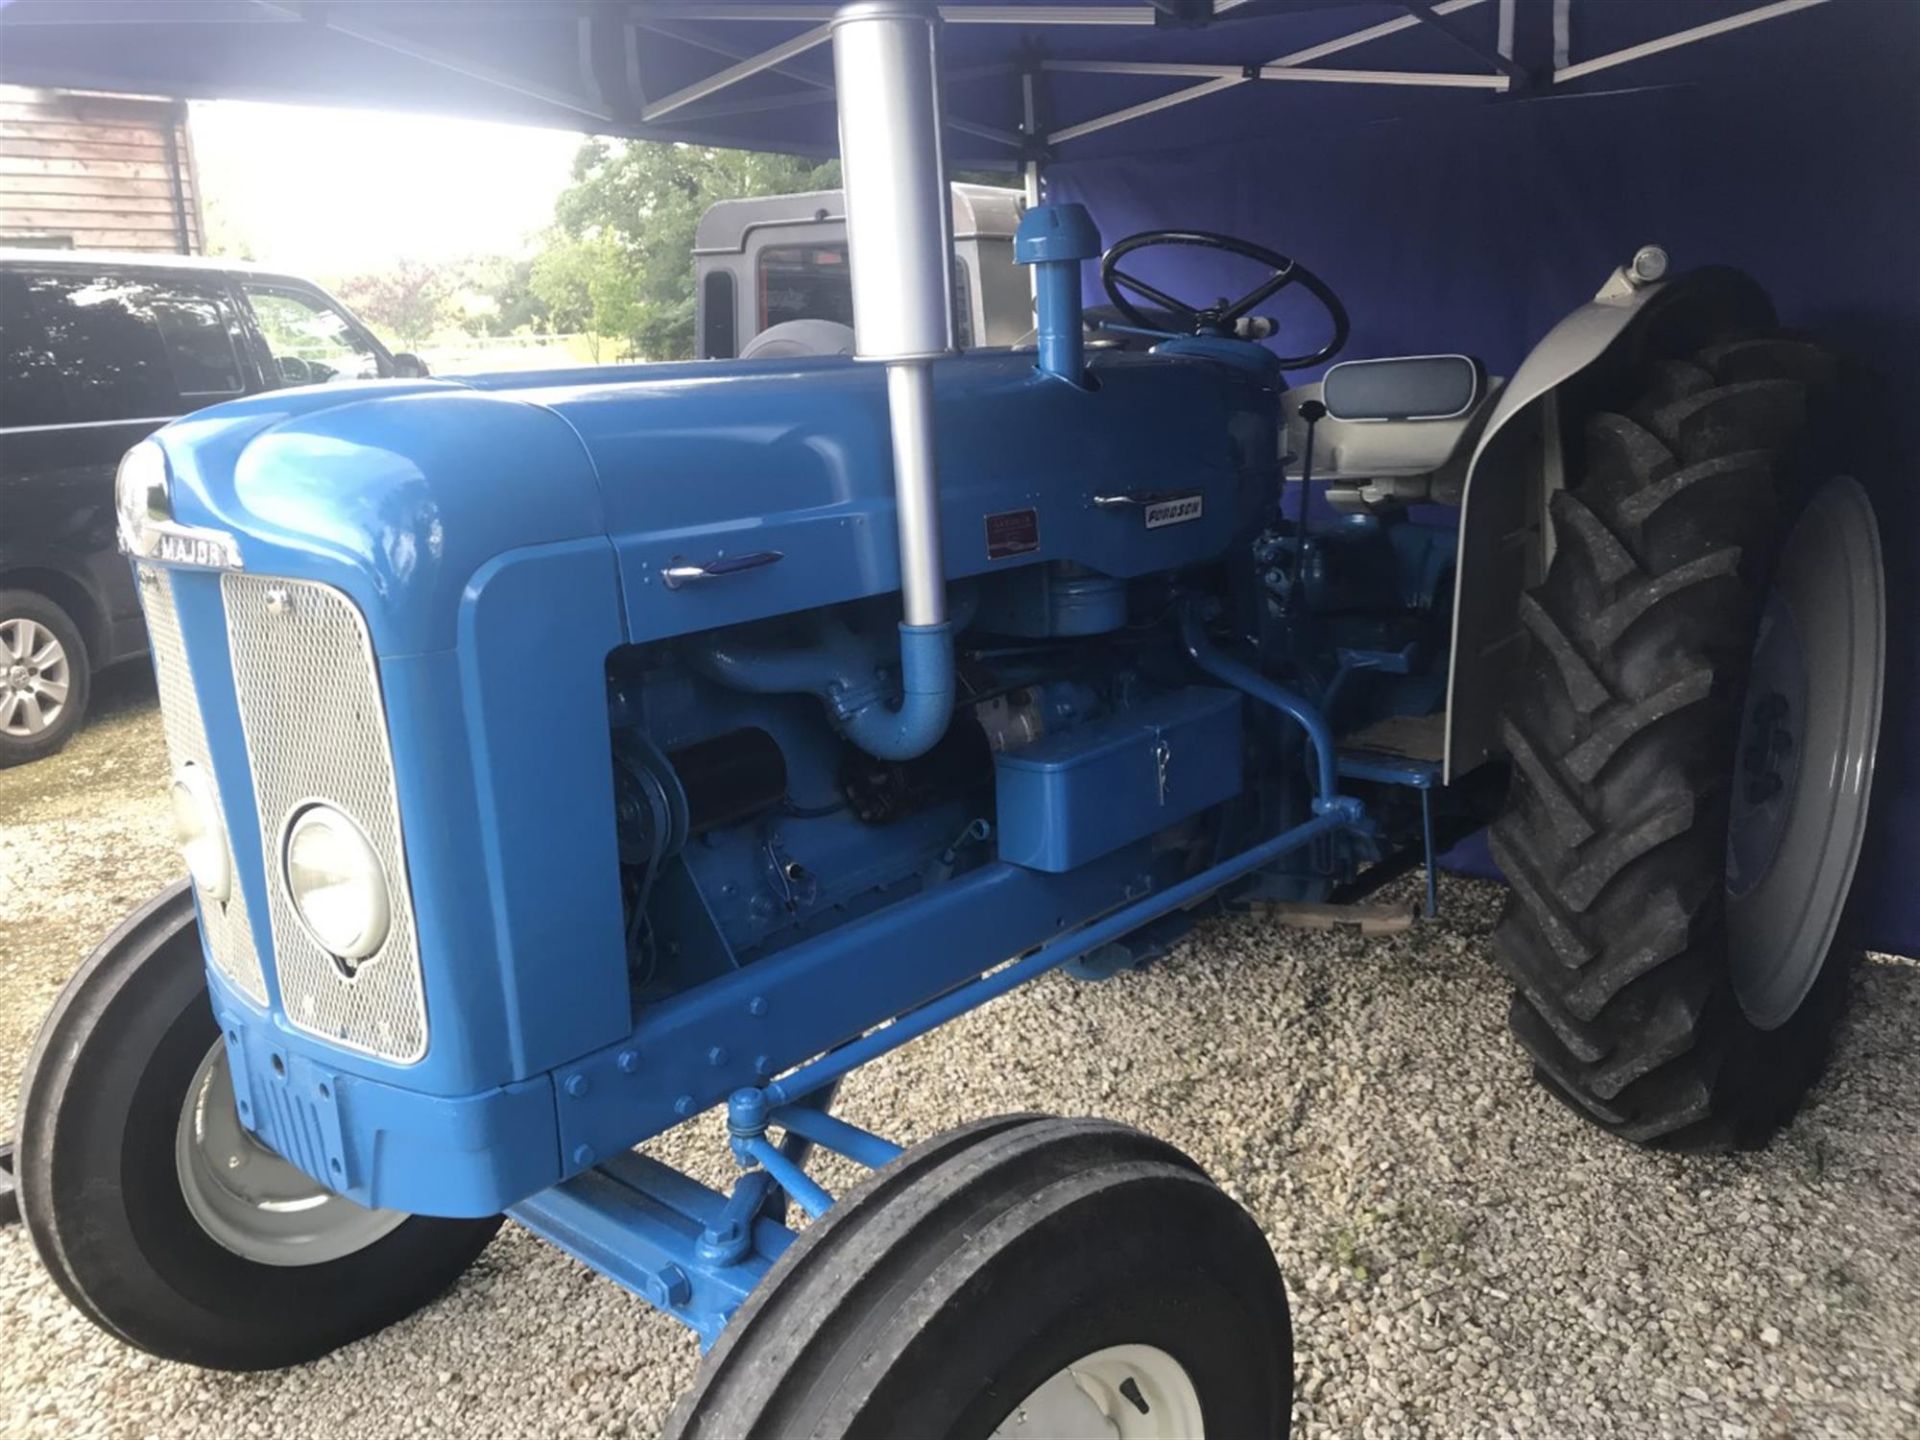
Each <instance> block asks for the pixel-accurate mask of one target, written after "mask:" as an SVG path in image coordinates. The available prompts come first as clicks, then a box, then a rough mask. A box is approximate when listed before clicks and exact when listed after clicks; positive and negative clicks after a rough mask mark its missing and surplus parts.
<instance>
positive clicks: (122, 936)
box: [14, 881, 500, 1370]
mask: <svg viewBox="0 0 1920 1440" xmlns="http://www.w3.org/2000/svg"><path fill="white" fill-rule="evenodd" d="M203 966H204V960H203V958H202V954H201V946H200V927H199V922H198V919H197V917H196V916H195V913H194V907H193V897H192V895H191V894H190V893H189V891H188V889H187V885H186V882H185V881H182V882H181V883H180V884H178V885H174V886H172V887H170V888H169V889H167V890H165V891H163V892H162V893H161V894H160V895H159V896H157V897H156V898H155V899H154V900H152V901H150V902H149V903H148V904H147V905H146V906H145V907H143V908H142V909H141V910H139V911H138V912H136V913H135V914H134V915H133V916H132V917H131V918H130V919H129V920H127V922H126V923H125V924H123V925H121V926H120V928H119V929H117V930H115V931H114V932H113V934H111V935H109V936H108V937H107V938H106V939H105V940H104V941H102V942H101V944H100V947H99V948H98V949H97V950H95V951H94V953H93V954H92V956H91V957H89V959H88V960H87V962H86V963H85V964H84V965H82V966H81V967H80V970H79V972H78V973H77V974H76V975H75V976H74V977H73V979H72V980H71V981H69V982H68V984H67V988H66V989H65V990H64V991H62V992H61V994H60V998H59V999H58V1000H56V1001H55V1002H54V1007H53V1010H52V1012H51V1013H50V1014H49V1015H48V1016H47V1019H46V1021H45V1023H44V1024H43V1025H42V1026H41V1029H40V1035H39V1038H38V1039H37V1040H36V1041H35V1043H34V1047H33V1052H32V1054H31V1056H30V1057H29V1059H28V1061H27V1072H26V1077H25V1079H24V1080H23V1082H22V1084H21V1089H20V1107H21V1108H20V1136H19V1143H18V1148H17V1151H16V1154H15V1157H14V1159H15V1163H16V1165H17V1167H18V1169H17V1177H16V1178H17V1181H18V1186H19V1199H20V1208H21V1212H22V1216H23V1218H24V1219H25V1221H26V1225H27V1231H28V1234H29V1235H30V1236H31V1238H32V1241H33V1245H34V1248H35V1250H37V1251H38V1252H39V1255H40V1259H41V1261H42V1263H44V1264H45V1265H46V1267H47V1270H48V1272H49V1273H50V1274H51V1275H52V1276H53V1279H54V1281H55V1283H56V1284H58V1285H59V1286H60V1288H61V1290H63V1291H64V1292H65V1293H66V1296H67V1298H68V1299H69V1300H71V1301H72V1302H73V1304H74V1306H75V1307H76V1308H77V1309H78V1310H79V1311H80V1312H81V1314H83V1315H85V1316H86V1317H87V1318H88V1319H89V1320H91V1321H93V1323H94V1324H96V1325H98V1326H99V1327H100V1328H101V1329H102V1330H105V1331H106V1332H107V1333H108V1334H110V1335H113V1336H115V1337H117V1338H118V1339H120V1340H123V1341H125V1342H126V1343H127V1344H129V1345H135V1346H138V1347H139V1348H140V1349H142V1350H146V1351H148V1352H150V1353H151V1354H154V1355H158V1356H161V1357H162V1358H164V1359H168V1360H180V1361H184V1362H185V1363H187V1364H189V1365H200V1366H204V1367H206V1368H209V1369H215V1370H260V1369H267V1368H270V1367H277V1366H284V1365H294V1364H299V1363H301V1362H303V1361H307V1360H314V1359H317V1358H319V1357H320V1356H322V1355H325V1354H326V1353H327V1352H328V1351H330V1350H334V1349H337V1348H338V1347H339V1346H341V1345H344V1344H346V1343H348V1342H349V1341H352V1340H357V1339H359V1338H360V1337H361V1336H364V1335H369V1334H371V1333H373V1332H374V1331H375V1330H378V1329H380V1328H382V1327H383V1326H386V1325H389V1324H391V1323H393V1322H394V1321H396V1320H398V1319H400V1318H402V1317H403V1316H406V1315H410V1314H412V1313H413V1312H414V1311H415V1310H417V1309H419V1308H420V1307H421V1306H422V1305H425V1304H426V1303H427V1302H428V1301H430V1300H432V1299H433V1298H434V1297H435V1296H436V1295H438V1294H439V1293H440V1292H441V1291H442V1290H444V1289H446V1287H447V1286H448V1285H450V1284H452V1283H453V1281H454V1280H455V1279H456V1278H458V1277H459V1275H460V1274H461V1272H462V1271H464V1270H465V1269H466V1268H467V1266H468V1265H469V1264H470V1263H471V1262H472V1261H473V1259H474V1257H475V1256H477V1255H478V1254H479V1253H480V1251H481V1250H482V1249H483V1248H484V1247H485V1246H486V1244H487V1242H488V1241H489V1240H490V1239H492V1238H493V1234H494V1232H495V1231H496V1230H497V1229H499V1227H500V1220H499V1219H498V1217H495V1218H493V1219H489V1220H435V1219H427V1218H424V1217H421V1216H410V1215H403V1214H400V1213H398V1212H396V1211H390V1210H384V1211H383V1210H368V1209H366V1208H364V1207H362V1206H359V1205H356V1204H354V1203H353V1202H352V1201H351V1200H347V1199H344V1198H342V1197H340V1196H337V1195H334V1194H332V1193H331V1192H330V1191H328V1190H326V1189H325V1188H324V1187H322V1186H320V1185H318V1184H317V1183H315V1182H314V1181H312V1180H310V1179H308V1178H307V1177H306V1176H305V1175H304V1174H302V1173H301V1172H300V1171H298V1170H296V1169H295V1168H294V1167H293V1166H291V1165H289V1164H288V1163H287V1162H286V1161H284V1160H282V1159H281V1158H280V1157H279V1156H278V1155H276V1154H274V1153H273V1152H272V1151H271V1150H269V1149H267V1147H265V1146H264V1145H262V1144H261V1143H260V1142H259V1141H257V1140H255V1139H254V1138H253V1137H252V1136H251V1135H250V1134H248V1132H247V1131H246V1129H245V1127H244V1126H243V1125H242V1124H241V1123H240V1119H239V1116H238V1115H237V1114H236V1113H235V1103H234V1098H233V1087H232V1081H231V1079H230V1078H229V1076H228V1072H227V1050H226V1045H225V1043H224V1042H223V1040H222V1038H221V1034H220V1028H219V1026H218V1025H217V1024H216V1023H215V1021H214V1017H213V1010H212V1007H211V1006H210V1005H209V1004H208V1001H207V981H206V971H205V969H204V968H203Z"/></svg>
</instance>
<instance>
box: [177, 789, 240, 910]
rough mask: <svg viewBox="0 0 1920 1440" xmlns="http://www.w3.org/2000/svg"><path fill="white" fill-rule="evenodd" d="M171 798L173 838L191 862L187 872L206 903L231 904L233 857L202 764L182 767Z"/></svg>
mask: <svg viewBox="0 0 1920 1440" xmlns="http://www.w3.org/2000/svg"><path fill="white" fill-rule="evenodd" d="M167 798H168V800H169V802H170V804H171V806H172V809H173V839H174V843H175V844H176V845H178V846H179V847H180V853H181V854H182V855H184V856H185V857H186V859H187V870H188V872H189V873H190V874H192V876H193V883H194V884H195V885H197V886H199V888H200V896H201V898H202V899H203V900H210V901H212V902H213V903H214V904H216V905H224V904H226V903H227V897H228V896H229V895H231V894H232V893H233V857H232V856H231V855H229V854H228V853H227V837H226V833H225V832H224V831H223V830H222V829H221V828H220V807H219V806H218V805H217V804H215V803H214V798H213V782H212V781H211V780H209V779H208V778H207V772H206V771H205V770H202V769H201V768H200V767H199V766H198V765H195V764H192V763H191V762H189V763H188V764H185V765H182V766H181V767H180V768H179V769H178V770H176V771H175V772H174V775H173V785H172V786H171V788H170V789H169V790H168V795H167Z"/></svg>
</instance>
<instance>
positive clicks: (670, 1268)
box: [660, 1265, 693, 1305]
mask: <svg viewBox="0 0 1920 1440" xmlns="http://www.w3.org/2000/svg"><path fill="white" fill-rule="evenodd" d="M660 1289H661V1291H662V1292H663V1293H664V1294H665V1295H666V1299H667V1303H668V1304H669V1305H684V1304H686V1303H687V1301H689V1300H691V1299H692V1298H693V1282H692V1281H691V1280H689V1279H688V1278H687V1272H686V1271H684V1270H682V1269H681V1268H680V1267H679V1266H678V1265H663V1266H662V1267H661V1268H660Z"/></svg>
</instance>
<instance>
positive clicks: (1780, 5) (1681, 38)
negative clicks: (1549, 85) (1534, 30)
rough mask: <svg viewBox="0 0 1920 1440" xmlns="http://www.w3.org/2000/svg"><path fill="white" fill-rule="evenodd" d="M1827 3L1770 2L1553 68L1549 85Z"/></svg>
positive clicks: (1803, 0)
mask: <svg viewBox="0 0 1920 1440" xmlns="http://www.w3.org/2000/svg"><path fill="white" fill-rule="evenodd" d="M1827 3H1828V0H1774V3H1773V4H1771V5H1762V6H1760V7H1759V8H1758V9H1757V10H1747V11H1744V12H1742V13H1741V14H1738V15H1727V16H1724V17H1722V18H1721V19H1719V20H1710V21H1708V22H1707V23H1706V24H1704V25H1695V26H1692V27H1691V28H1689V29H1686V30H1677V31H1675V32H1674V33H1673V34H1671V35H1662V36H1661V37H1660V38H1659V39H1657V40H1645V41H1642V42H1641V43H1640V44H1638V45H1629V46H1627V47H1626V48H1625V49H1623V50H1615V51H1613V52H1612V53H1610V54H1607V55H1596V56H1594V57H1593V59H1591V60H1581V61H1578V62H1576V63H1573V64H1563V65H1557V66H1556V67H1555V69H1554V72H1553V83H1554V84H1556V85H1564V84H1565V83H1566V82H1567V81H1569V80H1578V79H1579V78H1580V77H1581V76H1583V75H1592V74H1594V73H1595V72H1597V71H1600V70H1611V69H1612V68H1613V67H1614V66H1616V65H1625V64H1627V63H1628V62H1629V61H1632V60H1643V59H1645V58H1646V57H1647V56H1649V55H1659V54H1663V53H1665V52H1666V51H1668V50H1678V49H1679V48H1680V47H1681V46H1682V45H1693V44H1696V43H1698V42H1699V41H1701V40H1711V39H1712V38H1713V37H1714V36H1716V35H1725V34H1726V33H1727V32H1729V31H1731V30H1744V29H1746V28H1747V27H1748V26H1749V25H1759V24H1763V23H1764V22H1766V21H1768V20H1778V19H1779V18H1780V17H1781V16H1782V15H1791V14H1793V13H1794V12H1795V11H1798V10H1811V9H1812V8H1813V7H1814V6H1816V5H1825V4H1827ZM1556 58H1558V57H1556Z"/></svg>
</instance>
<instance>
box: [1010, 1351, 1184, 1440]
mask: <svg viewBox="0 0 1920 1440" xmlns="http://www.w3.org/2000/svg"><path fill="white" fill-rule="evenodd" d="M1205 1433H1206V1428H1205V1424H1204V1422H1203V1419H1202V1413H1201V1408H1200V1392H1199V1391H1197V1390H1196V1389H1194V1385H1193V1377H1192V1376H1190V1375H1188V1374H1187V1369H1186V1366H1184V1365H1182V1364H1181V1363H1180V1362H1179V1361H1178V1360H1176V1359H1174V1358H1173V1356H1171V1355H1169V1354H1168V1353H1167V1352H1166V1351H1164V1350H1162V1349H1161V1348H1160V1347H1159V1346H1157V1345H1109V1346H1108V1347H1106V1348H1105V1349H1103V1350H1095V1351H1093V1352H1092V1353H1091V1354H1088V1355H1083V1356H1081V1357H1080V1358H1079V1359H1078V1360H1076V1361H1074V1362H1073V1363H1072V1364H1071V1365H1068V1366H1066V1367H1065V1368H1063V1369H1061V1370H1060V1371H1059V1372H1058V1373H1056V1374H1055V1375H1053V1376H1052V1377H1050V1378H1049V1379H1048V1380H1046V1381H1045V1382H1044V1383H1042V1384H1041V1385H1040V1386H1039V1387H1038V1388H1036V1389H1035V1390H1034V1392H1033V1393H1032V1394H1031V1395H1029V1396H1027V1398H1026V1399H1024V1400H1022V1401H1021V1402H1020V1403H1019V1404H1018V1405H1016V1406H1014V1407H1013V1413H1012V1414H1011V1415H1009V1416H1008V1417H1007V1418H1006V1419H1005V1420H1003V1421H1001V1422H1000V1425H999V1426H998V1428H996V1429H995V1430H994V1432H993V1440H1022V1437H1025V1440H1039V1437H1043V1436H1044V1437H1054V1436H1062V1435H1072V1436H1086V1437H1090V1440H1092V1437H1103V1436H1112V1437H1117V1440H1201V1437H1204V1435H1205Z"/></svg>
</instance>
